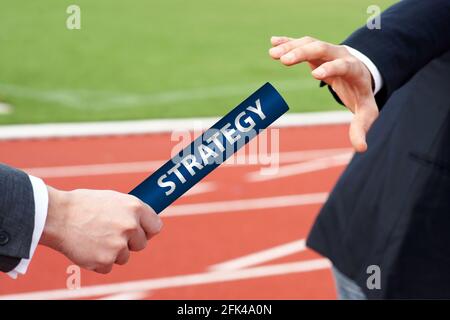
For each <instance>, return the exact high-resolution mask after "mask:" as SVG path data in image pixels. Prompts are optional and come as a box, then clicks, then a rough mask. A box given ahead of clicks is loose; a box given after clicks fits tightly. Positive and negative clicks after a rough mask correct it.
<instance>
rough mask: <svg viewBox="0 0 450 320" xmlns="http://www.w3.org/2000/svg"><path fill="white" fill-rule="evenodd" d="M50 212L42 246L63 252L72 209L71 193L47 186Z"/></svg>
mask: <svg viewBox="0 0 450 320" xmlns="http://www.w3.org/2000/svg"><path fill="white" fill-rule="evenodd" d="M47 190H48V211H47V220H46V222H45V226H44V231H43V232H42V236H41V239H40V241H39V243H40V244H42V245H44V246H47V247H50V248H52V249H54V250H58V251H61V250H60V249H61V247H62V242H63V239H64V230H65V226H66V223H65V221H66V219H67V212H68V209H69V207H70V202H71V201H70V192H67V191H61V190H57V189H55V188H52V187H50V186H47Z"/></svg>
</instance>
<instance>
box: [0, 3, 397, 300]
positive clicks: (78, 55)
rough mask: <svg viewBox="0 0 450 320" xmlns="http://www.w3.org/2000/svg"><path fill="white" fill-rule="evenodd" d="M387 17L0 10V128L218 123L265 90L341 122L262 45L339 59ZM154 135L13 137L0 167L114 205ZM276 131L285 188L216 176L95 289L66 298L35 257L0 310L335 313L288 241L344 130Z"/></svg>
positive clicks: (150, 165) (312, 211)
mask: <svg viewBox="0 0 450 320" xmlns="http://www.w3.org/2000/svg"><path fill="white" fill-rule="evenodd" d="M392 3H394V1H390V0H377V1H376V2H375V3H374V1H372V0H341V1H335V0H317V1H311V0H295V1H294V0H277V1H268V0H259V1H249V0H229V1H214V0H208V1H207V0H194V1H183V0H170V1H162V0H152V1H146V0H130V1H117V0H108V1H106V0H96V1H92V0H90V1H88V0H76V1H66V0H40V1H25V0H14V1H12V0H2V1H1V4H0V44H1V46H0V47H1V49H0V125H1V126H0V128H3V129H5V128H6V129H8V128H13V130H16V131H14V132H17V130H19V131H20V130H22V131H26V130H31V131H30V132H34V131H32V130H33V129H32V128H33V127H32V126H27V127H16V126H10V125H17V124H35V123H66V122H76V123H79V122H95V123H97V122H99V121H111V120H142V119H155V120H158V119H166V118H170V119H172V118H198V117H212V116H222V115H224V114H225V113H227V112H228V111H229V110H230V109H231V108H232V107H234V106H235V105H237V104H238V103H239V102H240V101H241V100H242V99H243V98H245V97H247V96H248V95H249V94H250V93H252V92H253V91H254V90H256V89H257V88H259V87H260V86H261V85H262V84H263V83H265V82H267V81H270V82H271V83H272V84H273V85H274V86H275V87H276V88H277V89H278V90H279V91H280V93H281V94H282V95H283V97H284V98H285V99H286V101H287V102H288V104H289V106H290V108H291V111H290V113H304V112H319V111H320V112H322V111H324V112H325V111H343V109H342V107H341V106H339V105H338V104H336V103H335V102H334V100H333V99H332V98H331V97H330V95H329V93H328V90H326V89H319V87H318V83H317V81H315V80H314V79H312V77H311V76H310V72H309V67H308V66H306V65H300V66H295V67H291V68H286V67H283V66H281V65H280V64H279V63H277V62H274V61H272V60H271V58H270V57H269V56H268V49H269V47H270V41H269V40H270V37H271V36H272V35H287V36H291V37H302V36H305V35H309V36H313V37H315V38H319V39H321V40H324V41H328V42H333V43H339V42H341V41H343V40H344V39H345V38H346V37H347V36H348V35H350V34H351V33H352V32H353V31H354V30H356V29H357V28H359V27H361V26H363V25H364V24H365V23H366V21H367V19H368V17H369V16H370V14H368V13H367V8H368V6H369V5H373V4H375V5H378V6H379V7H380V8H381V9H385V8H386V7H387V6H389V5H390V4H392ZM72 4H75V5H77V6H79V8H80V9H81V29H80V30H69V29H67V27H66V20H67V19H68V17H69V16H70V14H68V13H67V12H66V10H67V8H68V7H69V5H72ZM332 114H334V113H332ZM169 129H175V128H168V130H165V131H162V132H159V133H154V134H150V133H146V134H141V135H102V136H97V135H95V134H93V135H92V136H84V137H79V136H76V135H75V136H73V137H65V138H61V137H51V136H50V137H46V138H42V137H39V138H38V137H34V136H33V134H32V133H30V134H28V135H27V132H25V136H27V138H23V137H22V138H20V139H19V138H14V136H13V137H12V138H7V139H6V138H4V139H1V140H0V162H3V163H7V164H9V165H12V166H15V167H19V168H22V169H24V170H25V171H27V172H29V173H31V174H34V175H36V176H39V177H41V178H43V179H44V180H45V181H46V183H48V184H51V185H53V186H56V187H59V188H62V189H74V188H81V187H83V188H84V187H85V188H101V189H115V190H119V191H122V192H128V191H129V190H130V189H131V188H132V187H133V186H135V185H136V184H137V183H139V182H140V181H141V180H142V179H144V178H145V177H146V176H147V175H148V174H149V172H151V171H152V170H155V169H156V168H157V167H158V165H157V164H159V163H163V161H165V160H167V159H168V157H169V155H170V151H171V148H172V147H173V145H174V143H173V141H171V139H170V130H169ZM280 130H281V131H280V150H279V154H280V162H281V166H282V167H281V168H282V169H283V166H284V167H285V168H287V169H286V170H285V171H283V170H281V172H288V174H286V175H280V176H277V177H274V178H273V179H269V180H264V181H263V180H258V179H256V180H255V179H253V180H252V179H250V178H249V176H248V174H249V173H252V172H256V171H258V170H259V167H258V166H257V165H248V166H229V167H224V168H219V169H218V170H216V172H214V173H213V174H211V175H210V176H208V177H207V179H206V180H205V182H204V183H203V184H202V188H198V189H197V190H196V191H194V190H195V189H193V190H192V192H191V193H189V194H187V195H186V196H185V197H183V198H182V199H180V200H179V201H177V202H176V203H175V204H174V206H173V207H172V208H171V209H169V211H168V212H167V213H163V214H162V216H163V219H164V222H165V228H164V232H163V233H162V234H161V235H160V236H158V238H157V239H155V241H154V242H152V244H151V246H150V248H149V250H146V251H145V252H143V253H138V254H135V255H134V256H133V257H132V259H131V262H130V264H129V265H127V266H123V267H117V268H116V269H115V270H114V271H113V272H112V273H111V274H110V275H107V276H104V275H97V274H94V273H92V272H88V271H81V272H82V275H81V285H82V289H81V291H80V290H78V291H76V290H75V291H76V292H75V291H73V290H72V291H71V290H67V281H68V277H69V276H70V270H69V269H68V267H69V266H70V265H71V264H70V261H68V260H67V259H65V258H64V257H62V256H61V255H60V254H58V253H55V252H52V251H50V250H48V249H46V248H39V249H38V251H37V253H36V256H35V258H34V259H33V263H32V265H31V267H30V270H29V272H28V274H27V275H26V276H23V277H21V278H20V279H19V280H12V279H9V278H8V277H7V276H5V275H0V298H1V297H5V296H7V297H8V296H9V297H13V298H18V297H41V298H89V297H93V298H124V299H141V298H150V299H165V298H170V299H207V298H212V299H216V298H218V299H259V298H267V299H281V298H287V299H314V298H322V299H333V298H335V293H334V285H333V282H332V278H331V273H330V270H329V264H328V263H327V261H325V259H322V258H321V257H319V256H318V255H316V254H315V253H313V252H310V251H309V250H307V249H306V248H305V245H304V238H305V237H306V235H307V233H308V231H309V227H310V225H311V223H312V221H313V220H314V218H315V216H316V214H317V212H318V210H319V209H320V206H321V205H322V203H323V201H324V200H325V199H326V196H327V193H328V192H329V191H330V190H331V188H332V186H333V184H334V183H335V181H336V179H337V178H338V177H339V174H340V173H341V172H342V170H343V168H344V166H345V164H346V163H347V161H348V159H349V157H350V156H351V149H350V146H349V143H348V141H347V124H342V123H341V124H336V123H333V121H331V123H330V124H329V125H323V124H322V125H316V126H312V125H309V126H304V125H301V124H299V126H297V127H296V126H290V127H288V128H281V129H280ZM0 132H6V131H1V130H0ZM85 133H86V132H85ZM88 134H89V132H88ZM0 138H2V137H0ZM30 151H31V152H30ZM330 159H331V160H330ZM336 159H337V160H336ZM330 161H331V162H330ZM333 161H334V162H333ZM317 163H319V165H318V166H317ZM321 163H322V164H323V163H325V164H326V165H322V166H321V165H320V164H321ZM311 168H312V169H311ZM255 203H259V206H258V205H255ZM230 208H235V209H230ZM242 259H243V260H242ZM230 261H233V263H234V264H233V263H232V264H231V265H232V266H234V267H232V268H231V272H232V273H231V276H229V277H227V276H225V275H224V273H223V272H224V270H225V271H227V270H228V269H227V264H226V263H228V262H230ZM249 261H250V262H249ZM222 264H225V267H223V265H222ZM228 267H229V266H228ZM233 268H234V269H233ZM258 268H260V269H258ZM261 268H262V269H261ZM68 270H69V271H68ZM221 272H222V273H221ZM227 272H230V270H228V271H227ZM233 272H234V273H233ZM115 284H116V285H117V286H114V285H115ZM84 289H85V291H83V290H84ZM55 290H56V291H55ZM67 292H70V293H67ZM74 292H75V293H74ZM29 294H31V295H29ZM10 295H13V296H10Z"/></svg>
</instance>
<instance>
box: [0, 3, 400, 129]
mask: <svg viewBox="0 0 450 320" xmlns="http://www.w3.org/2000/svg"><path fill="white" fill-rule="evenodd" d="M393 2H394V1H388V0H377V1H376V2H375V3H376V4H377V5H379V6H380V7H381V8H386V7H387V6H388V5H390V4H392V3H393ZM73 3H75V4H77V5H79V6H80V7H81V30H68V29H67V28H66V19H67V17H68V14H67V13H66V8H67V6H68V5H69V4H73ZM370 4H374V1H372V0H370V1H367V0H340V1H337V0H317V1H312V0H304V1H302V0H272V1H268V0H259V1H255V0H228V1H215V0H192V1H186V0H130V1H118V0H114V1H112V0H108V1H107V0H77V1H73V0H71V1H66V0H39V1H29V0H3V1H2V5H1V8H0V43H1V49H0V101H3V102H6V103H8V104H10V105H12V106H13V112H12V113H10V114H8V115H0V123H2V124H7V123H37V122H59V121H94V120H112V119H142V118H167V117H196V116H213V115H222V114H224V113H226V112H227V111H228V110H230V109H231V108H232V107H234V106H235V105H236V104H237V103H239V102H240V101H241V99H242V98H244V97H246V96H248V95H249V94H250V93H252V92H253V91H254V90H255V89H257V88H258V87H259V86H260V85H262V84H263V83H265V82H267V81H270V82H272V83H273V84H274V85H275V86H276V87H277V88H278V89H279V91H280V92H281V93H282V94H283V96H284V97H285V98H286V100H287V102H288V103H289V105H290V107H291V109H292V111H295V112H307V111H318V110H330V109H337V108H340V107H339V106H338V105H336V104H335V103H334V102H333V101H332V99H330V96H329V95H328V93H327V91H326V90H320V89H318V83H317V82H316V81H315V80H313V79H312V78H311V76H310V74H309V70H308V68H307V67H306V66H297V67H293V68H286V67H282V66H281V65H280V64H279V63H277V62H274V61H272V60H271V59H270V58H269V56H268V54H267V50H268V48H269V38H270V36H271V35H290V36H294V37H301V36H303V35H311V36H314V37H318V38H320V39H323V40H326V41H331V42H340V41H342V40H343V39H344V38H345V37H346V36H347V35H348V34H350V33H351V32H352V31H353V30H354V29H356V28H357V27H359V26H361V25H364V24H365V22H366V19H367V17H368V15H367V13H366V9H367V7H368V5H370Z"/></svg>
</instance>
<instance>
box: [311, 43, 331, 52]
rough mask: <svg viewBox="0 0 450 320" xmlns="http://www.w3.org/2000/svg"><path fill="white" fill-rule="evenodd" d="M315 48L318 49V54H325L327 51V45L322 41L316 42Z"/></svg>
mask: <svg viewBox="0 0 450 320" xmlns="http://www.w3.org/2000/svg"><path fill="white" fill-rule="evenodd" d="M314 46H315V47H316V50H317V52H319V53H324V52H325V51H326V50H327V47H328V46H327V44H326V43H325V42H322V41H316V42H314Z"/></svg>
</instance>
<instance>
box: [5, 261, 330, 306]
mask: <svg viewBox="0 0 450 320" xmlns="http://www.w3.org/2000/svg"><path fill="white" fill-rule="evenodd" d="M330 266H331V264H330V262H329V261H328V260H327V259H312V260H307V261H301V262H289V263H280V264H273V265H269V266H261V267H254V268H248V269H242V270H232V271H226V272H204V273H197V274H188V275H180V276H173V277H165V278H159V279H148V280H138V281H129V282H120V283H112V284H104V285H97V286H89V287H82V288H80V289H77V290H66V289H60V290H49V291H36V292H29V293H18V294H11V295H3V296H0V299H1V300H36V299H76V298H84V297H98V296H105V295H113V294H119V293H124V292H130V291H133V292H134V291H149V290H158V289H167V288H177V287H186V286H194V285H201V284H211V283H219V282H229V281H237V280H246V279H255V278H262V277H271V276H280V275H287V274H294V273H302V272H310V271H316V270H323V269H329V268H330Z"/></svg>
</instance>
